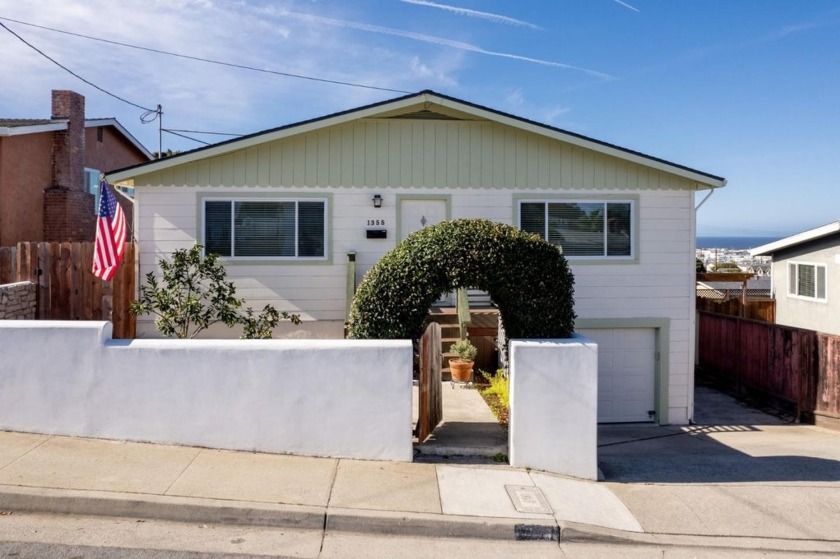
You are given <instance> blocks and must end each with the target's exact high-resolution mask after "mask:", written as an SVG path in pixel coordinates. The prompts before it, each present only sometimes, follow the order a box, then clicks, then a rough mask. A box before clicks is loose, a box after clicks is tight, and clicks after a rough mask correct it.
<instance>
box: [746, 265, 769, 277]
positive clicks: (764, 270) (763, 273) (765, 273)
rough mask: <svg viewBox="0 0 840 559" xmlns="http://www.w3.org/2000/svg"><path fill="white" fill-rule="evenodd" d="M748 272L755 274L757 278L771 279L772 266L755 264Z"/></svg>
mask: <svg viewBox="0 0 840 559" xmlns="http://www.w3.org/2000/svg"><path fill="white" fill-rule="evenodd" d="M747 272H750V273H751V274H755V277H757V278H763V277H767V278H769V277H770V264H753V265H751V266H750V267H749V268H747Z"/></svg>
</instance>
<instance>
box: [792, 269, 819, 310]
mask: <svg viewBox="0 0 840 559" xmlns="http://www.w3.org/2000/svg"><path fill="white" fill-rule="evenodd" d="M825 293H826V291H825V266H824V265H821V264H805V263H801V262H790V263H788V294H789V295H793V296H794V297H801V298H803V299H815V300H818V301H825V300H826V296H825Z"/></svg>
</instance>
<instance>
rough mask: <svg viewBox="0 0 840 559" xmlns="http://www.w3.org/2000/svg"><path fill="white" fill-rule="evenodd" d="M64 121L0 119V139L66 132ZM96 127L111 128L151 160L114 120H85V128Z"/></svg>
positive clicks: (137, 142)
mask: <svg viewBox="0 0 840 559" xmlns="http://www.w3.org/2000/svg"><path fill="white" fill-rule="evenodd" d="M67 126H68V121H67V120H66V119H43V118H0V137H2V136H21V135H24V134H37V133H40V132H53V131H55V130H67ZM98 126H113V127H114V128H116V129H117V132H119V133H120V134H122V136H123V137H124V138H125V139H126V140H128V141H129V142H130V143H131V145H133V146H134V147H135V148H137V150H138V151H140V152H141V153H142V154H143V155H144V156H145V157H146V159H149V160H151V159H152V154H151V152H149V150H147V149H146V147H145V146H144V145H143V144H141V143H140V142H139V141H137V138H135V137H134V136H132V135H131V133H130V132H129V131H128V130H126V129H125V128H124V127H123V125H122V124H120V123H119V121H117V119H115V118H89V119H86V120H85V128H93V127H98Z"/></svg>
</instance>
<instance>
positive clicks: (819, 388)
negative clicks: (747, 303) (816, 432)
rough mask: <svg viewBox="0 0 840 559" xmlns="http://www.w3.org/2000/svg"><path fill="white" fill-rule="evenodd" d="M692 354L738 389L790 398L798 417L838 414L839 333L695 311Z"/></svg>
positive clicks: (812, 417) (839, 383)
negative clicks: (696, 320)
mask: <svg viewBox="0 0 840 559" xmlns="http://www.w3.org/2000/svg"><path fill="white" fill-rule="evenodd" d="M697 358H698V363H699V365H700V366H701V367H702V368H703V369H706V370H708V371H711V372H713V373H714V374H716V375H717V376H718V377H719V378H721V379H723V380H724V381H725V382H728V383H729V384H731V385H732V386H734V387H735V388H736V389H737V390H738V391H754V392H757V393H759V394H762V395H766V396H771V397H773V398H776V399H778V400H781V401H784V402H788V403H790V404H792V405H793V406H794V407H795V410H796V414H797V416H798V417H799V418H801V419H803V420H813V419H814V418H815V417H817V418H819V417H825V418H831V419H835V420H836V419H840V336H832V335H829V334H822V333H819V332H814V331H812V330H802V329H799V328H792V327H789V326H782V325H779V324H769V323H766V322H759V321H755V320H748V319H743V318H737V317H732V316H724V315H718V314H711V313H706V312H700V313H699V323H698V352H697Z"/></svg>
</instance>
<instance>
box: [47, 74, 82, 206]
mask: <svg viewBox="0 0 840 559" xmlns="http://www.w3.org/2000/svg"><path fill="white" fill-rule="evenodd" d="M52 118H53V120H68V121H69V122H68V126H67V130H59V131H56V132H55V133H54V134H53V153H52V169H53V176H52V184H51V185H50V187H61V188H66V189H69V190H81V191H84V189H85V185H84V182H85V98H84V97H83V96H81V95H79V94H78V93H76V92H75V91H68V90H55V91H53V92H52Z"/></svg>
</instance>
